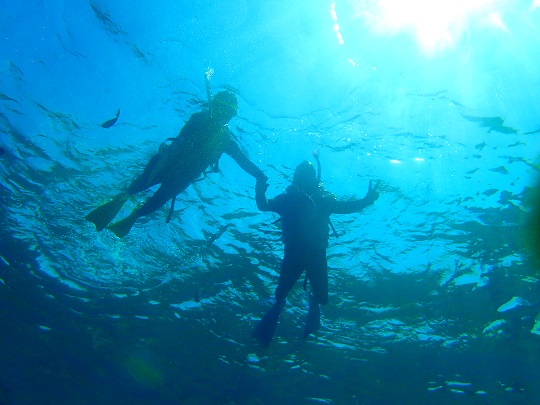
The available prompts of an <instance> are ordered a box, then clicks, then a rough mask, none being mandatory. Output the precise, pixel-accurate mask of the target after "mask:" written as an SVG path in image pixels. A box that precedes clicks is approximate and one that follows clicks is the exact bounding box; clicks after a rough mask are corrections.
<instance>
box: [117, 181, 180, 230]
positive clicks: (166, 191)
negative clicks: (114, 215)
mask: <svg viewBox="0 0 540 405" xmlns="http://www.w3.org/2000/svg"><path fill="white" fill-rule="evenodd" d="M189 184H190V183H186V184H180V186H177V185H174V186H172V185H170V184H169V183H164V184H162V185H161V186H160V187H159V188H158V190H157V191H156V192H155V193H154V195H153V196H152V197H150V198H149V199H148V200H146V202H145V203H144V204H143V206H142V207H141V208H138V209H135V210H134V211H133V212H132V213H131V214H129V215H128V216H127V217H126V218H124V219H122V220H121V221H118V222H115V223H114V224H112V225H110V226H109V227H108V228H107V229H109V230H111V231H113V232H114V234H115V235H116V236H118V237H119V238H123V237H124V236H126V235H127V234H128V233H129V231H130V230H131V227H132V226H133V224H134V223H135V221H136V220H137V218H140V217H143V216H145V215H148V214H151V213H152V212H154V211H156V210H157V209H159V208H160V207H162V206H163V205H165V203H166V202H167V201H169V200H170V199H171V198H173V197H174V196H175V195H176V194H178V193H180V192H182V191H184V190H185V189H186V188H188V187H189ZM178 190H179V191H178Z"/></svg>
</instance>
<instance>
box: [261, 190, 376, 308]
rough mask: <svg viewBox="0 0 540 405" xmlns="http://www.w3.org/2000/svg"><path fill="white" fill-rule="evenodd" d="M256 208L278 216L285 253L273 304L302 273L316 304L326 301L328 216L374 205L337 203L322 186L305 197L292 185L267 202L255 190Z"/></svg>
mask: <svg viewBox="0 0 540 405" xmlns="http://www.w3.org/2000/svg"><path fill="white" fill-rule="evenodd" d="M256 200H257V207H258V208H259V209H260V210H261V211H273V212H276V213H278V214H279V215H280V216H281V220H282V230H283V243H284V244H285V254H284V257H283V263H282V266H281V273H280V275H279V282H278V286H277V288H276V292H275V295H276V302H277V303H281V302H284V301H285V298H286V297H287V294H288V293H289V291H290V290H291V289H292V287H293V286H294V284H295V283H296V281H297V280H298V278H299V277H300V276H301V275H302V273H303V272H304V270H305V271H306V276H307V278H308V280H309V282H310V285H311V288H312V291H313V294H314V296H315V300H316V302H318V303H319V304H323V305H324V304H326V303H327V302H328V270H327V261H326V248H327V247H328V235H329V225H330V215H331V214H350V213H353V212H358V211H360V210H362V209H363V208H365V207H366V206H368V205H371V204H372V203H373V202H372V201H370V200H369V201H368V200H366V199H361V200H354V201H338V200H336V198H335V197H334V196H333V195H332V194H331V193H329V192H328V191H326V190H325V189H324V188H323V187H322V186H319V188H318V189H317V190H316V191H315V192H314V193H313V194H312V195H311V196H308V195H307V194H306V193H304V192H303V191H302V190H300V189H299V188H298V187H296V186H294V185H291V186H289V187H288V188H287V192H286V193H283V194H280V195H278V196H277V197H275V198H273V199H270V200H267V199H266V196H265V193H264V191H262V190H261V189H259V188H257V193H256Z"/></svg>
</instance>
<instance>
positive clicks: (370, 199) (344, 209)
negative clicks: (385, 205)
mask: <svg viewBox="0 0 540 405" xmlns="http://www.w3.org/2000/svg"><path fill="white" fill-rule="evenodd" d="M379 183H380V181H378V182H377V184H376V185H375V187H373V182H372V181H371V180H370V181H369V187H368V191H367V193H366V196H365V197H364V198H362V199H360V200H353V201H338V200H336V199H333V200H330V201H331V202H330V211H331V212H332V213H333V214H352V213H353V212H359V211H361V210H363V209H364V208H366V207H368V206H370V205H372V204H373V203H374V202H375V201H376V200H377V199H378V198H379V193H378V192H377V187H378V186H379Z"/></svg>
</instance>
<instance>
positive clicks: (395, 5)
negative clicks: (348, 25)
mask: <svg viewBox="0 0 540 405" xmlns="http://www.w3.org/2000/svg"><path fill="white" fill-rule="evenodd" d="M500 2H501V0H406V1H405V0H378V1H377V0H351V4H353V7H354V11H355V17H358V18H362V19H363V20H364V21H365V22H366V24H368V25H369V26H370V27H371V29H372V30H373V31H374V32H377V33H379V34H397V33H399V32H407V33H410V34H412V35H414V36H415V37H416V40H417V42H418V45H419V47H420V49H421V50H422V51H423V52H425V53H427V54H433V53H435V52H436V51H439V50H442V49H445V48H448V47H452V46H454V45H455V44H456V43H457V42H458V41H459V40H460V39H461V38H462V36H463V34H464V33H465V32H467V30H468V29H469V28H470V27H471V26H472V25H474V24H478V23H481V24H488V25H490V26H493V27H497V28H499V29H503V30H506V26H505V24H504V22H503V19H502V17H501V15H500V13H499V12H497V9H496V3H500Z"/></svg>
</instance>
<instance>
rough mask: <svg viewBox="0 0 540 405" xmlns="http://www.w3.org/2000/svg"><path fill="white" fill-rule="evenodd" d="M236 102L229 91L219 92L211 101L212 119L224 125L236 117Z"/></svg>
mask: <svg viewBox="0 0 540 405" xmlns="http://www.w3.org/2000/svg"><path fill="white" fill-rule="evenodd" d="M237 110H238V101H237V100H236V96H235V95H234V93H233V92H231V91H220V92H219V93H218V94H216V95H215V96H214V99H213V100H212V117H214V118H215V119H216V120H218V121H219V122H221V123H223V124H226V123H227V122H229V121H230V120H231V118H232V117H234V116H235V115H236V111H237Z"/></svg>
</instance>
